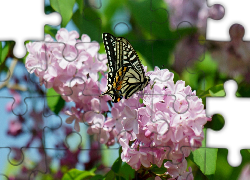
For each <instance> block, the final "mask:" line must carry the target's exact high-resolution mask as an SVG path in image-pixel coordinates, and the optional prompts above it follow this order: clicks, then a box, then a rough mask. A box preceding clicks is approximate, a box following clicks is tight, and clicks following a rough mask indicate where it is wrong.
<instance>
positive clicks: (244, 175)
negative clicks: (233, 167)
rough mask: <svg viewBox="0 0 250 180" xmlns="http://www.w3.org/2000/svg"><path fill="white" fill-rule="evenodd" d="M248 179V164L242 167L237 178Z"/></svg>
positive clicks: (249, 172)
mask: <svg viewBox="0 0 250 180" xmlns="http://www.w3.org/2000/svg"><path fill="white" fill-rule="evenodd" d="M248 179H250V164H247V165H245V166H244V167H243V169H242V171H241V173H240V176H239V179H238V180H248Z"/></svg>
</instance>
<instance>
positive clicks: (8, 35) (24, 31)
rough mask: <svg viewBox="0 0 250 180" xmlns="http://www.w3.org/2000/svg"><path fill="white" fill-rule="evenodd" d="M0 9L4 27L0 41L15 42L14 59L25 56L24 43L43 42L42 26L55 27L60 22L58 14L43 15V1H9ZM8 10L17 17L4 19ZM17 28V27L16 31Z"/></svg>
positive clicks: (3, 3) (0, 32)
mask: <svg viewBox="0 0 250 180" xmlns="http://www.w3.org/2000/svg"><path fill="white" fill-rule="evenodd" d="M13 4H14V6H13ZM0 7H1V8H0V12H1V13H0V17H1V22H2V24H3V25H4V24H5V25H6V28H2V29H1V31H0V34H1V35H0V39H1V41H9V40H15V41H16V44H15V47H14V51H13V52H14V55H15V57H18V58H22V57H24V55H25V54H26V49H25V46H24V42H25V41H27V40H43V39H44V25H45V24H51V25H55V26H56V25H58V24H59V23H60V21H61V17H60V15H59V14H58V13H52V14H49V15H45V13H44V1H43V0H39V1H36V2H35V1H32V0H24V1H16V0H10V1H6V2H2V4H1V6H0ZM20 7H23V8H20ZM31 7H32V8H31ZM9 9H12V10H13V12H15V13H16V14H18V16H8V18H6V14H9ZM31 14H32V16H31ZM27 19H28V21H27ZM9 22H11V23H9ZM17 27H19V29H18V30H17ZM20 27H21V28H20Z"/></svg>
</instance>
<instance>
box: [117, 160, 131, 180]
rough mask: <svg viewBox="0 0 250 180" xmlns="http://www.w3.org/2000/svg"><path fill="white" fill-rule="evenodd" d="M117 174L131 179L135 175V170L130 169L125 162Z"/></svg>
mask: <svg viewBox="0 0 250 180" xmlns="http://www.w3.org/2000/svg"><path fill="white" fill-rule="evenodd" d="M119 174H120V175H122V176H123V177H125V179H133V178H134V177H135V170H134V169H132V167H131V166H130V165H128V164H127V163H123V165H122V166H121V168H120V171H119Z"/></svg>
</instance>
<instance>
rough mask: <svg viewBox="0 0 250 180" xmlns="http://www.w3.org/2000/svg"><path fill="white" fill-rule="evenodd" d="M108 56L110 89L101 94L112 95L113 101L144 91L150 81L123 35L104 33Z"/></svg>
mask: <svg viewBox="0 0 250 180" xmlns="http://www.w3.org/2000/svg"><path fill="white" fill-rule="evenodd" d="M102 38H103V43H104V47H105V51H106V54H107V58H108V66H109V72H108V85H107V86H108V90H107V91H106V92H104V93H102V94H101V96H104V95H110V96H111V98H112V102H115V103H116V102H119V101H120V100H121V99H122V98H123V97H124V98H125V99H128V98H129V97H131V96H132V95H133V94H135V93H136V92H138V91H142V90H143V89H144V88H145V87H146V86H147V85H148V83H149V81H150V78H149V76H145V72H144V69H143V67H142V64H141V61H140V59H139V57H138V55H137V53H136V51H135V50H134V48H133V47H132V45H131V44H130V43H129V41H128V40H127V39H125V38H123V37H118V38H116V37H114V36H113V35H111V34H109V33H103V34H102Z"/></svg>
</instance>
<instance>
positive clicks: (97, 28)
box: [72, 8, 102, 42]
mask: <svg viewBox="0 0 250 180" xmlns="http://www.w3.org/2000/svg"><path fill="white" fill-rule="evenodd" d="M72 20H73V22H74V23H75V25H76V26H77V27H78V29H79V31H80V34H87V35H88V36H90V38H91V40H96V41H98V42H101V41H102V38H101V35H102V34H101V33H102V32H101V23H102V21H101V19H100V15H99V14H98V12H97V11H94V10H93V9H91V8H85V9H84V12H83V13H81V12H80V10H79V9H78V10H77V11H76V12H75V13H74V15H73V17H72Z"/></svg>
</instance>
